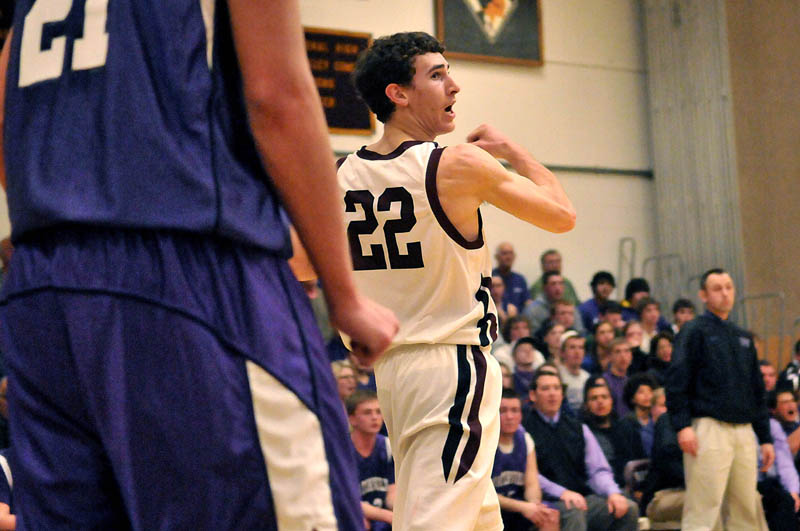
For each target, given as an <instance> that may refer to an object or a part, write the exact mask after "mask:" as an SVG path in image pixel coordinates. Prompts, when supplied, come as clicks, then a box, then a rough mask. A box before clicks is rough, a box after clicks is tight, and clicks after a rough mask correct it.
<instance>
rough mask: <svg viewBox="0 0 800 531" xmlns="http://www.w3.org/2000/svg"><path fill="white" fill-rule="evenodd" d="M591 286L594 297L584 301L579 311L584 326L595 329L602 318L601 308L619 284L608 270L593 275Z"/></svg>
mask: <svg viewBox="0 0 800 531" xmlns="http://www.w3.org/2000/svg"><path fill="white" fill-rule="evenodd" d="M589 286H590V287H591V288H592V298H591V299H587V300H586V301H584V302H582V303H581V304H580V306H578V312H580V314H581V319H582V320H583V327H584V328H585V329H586V330H594V327H595V325H596V324H597V322H598V321H599V320H600V308H601V307H602V306H603V305H604V304H605V303H606V302H607V301H608V300H609V297H610V296H611V293H612V292H613V291H614V288H615V287H616V286H617V284H616V282H615V281H614V275H612V274H611V273H609V272H608V271H598V272H597V273H595V274H594V276H592V281H591V282H590V283H589Z"/></svg>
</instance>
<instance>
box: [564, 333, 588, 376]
mask: <svg viewBox="0 0 800 531" xmlns="http://www.w3.org/2000/svg"><path fill="white" fill-rule="evenodd" d="M585 345H586V340H585V339H583V338H582V337H576V338H570V339H567V341H566V342H565V343H564V352H562V354H561V356H562V358H563V360H564V365H566V366H567V367H570V368H572V369H574V368H575V367H580V365H581V362H582V361H583V356H584V354H585V352H586V347H585Z"/></svg>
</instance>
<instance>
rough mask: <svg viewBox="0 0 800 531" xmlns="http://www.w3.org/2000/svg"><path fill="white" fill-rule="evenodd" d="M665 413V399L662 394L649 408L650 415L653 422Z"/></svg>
mask: <svg viewBox="0 0 800 531" xmlns="http://www.w3.org/2000/svg"><path fill="white" fill-rule="evenodd" d="M666 412H667V397H666V396H665V395H663V394H661V395H659V396H658V398H657V399H656V403H655V404H653V407H651V408H650V414H651V415H652V416H653V422H655V421H657V420H658V417H660V416H661V415H663V414H664V413H666Z"/></svg>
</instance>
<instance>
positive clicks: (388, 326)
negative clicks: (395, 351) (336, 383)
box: [330, 295, 400, 366]
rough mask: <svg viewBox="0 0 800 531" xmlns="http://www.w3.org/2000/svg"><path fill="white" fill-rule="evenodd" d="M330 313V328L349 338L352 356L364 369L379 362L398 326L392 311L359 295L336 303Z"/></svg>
mask: <svg viewBox="0 0 800 531" xmlns="http://www.w3.org/2000/svg"><path fill="white" fill-rule="evenodd" d="M330 313H331V323H333V326H335V327H336V328H338V329H339V330H341V331H342V332H344V333H345V334H347V335H348V336H350V343H351V347H352V349H353V354H355V356H356V357H357V358H358V359H359V361H361V362H362V363H364V364H365V365H367V366H371V365H372V364H373V363H375V362H376V361H377V360H378V358H379V357H380V355H381V354H383V352H384V351H385V350H386V349H387V348H388V347H389V344H390V343H391V342H392V339H393V338H394V336H395V334H397V330H398V328H399V327H400V325H399V323H398V322H397V318H396V317H395V316H394V313H393V312H392V311H391V310H389V309H388V308H384V307H383V306H381V305H380V304H378V303H376V302H374V301H372V300H371V299H368V298H366V297H363V296H361V295H356V297H355V299H350V300H346V301H337V302H336V303H335V306H334V307H332V308H331V312H330Z"/></svg>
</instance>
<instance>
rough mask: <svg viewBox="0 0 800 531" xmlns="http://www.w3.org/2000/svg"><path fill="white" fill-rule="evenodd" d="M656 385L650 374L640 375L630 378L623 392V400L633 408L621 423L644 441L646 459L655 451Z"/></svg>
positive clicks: (643, 447)
mask: <svg viewBox="0 0 800 531" xmlns="http://www.w3.org/2000/svg"><path fill="white" fill-rule="evenodd" d="M655 388H656V383H655V382H654V381H653V379H652V378H651V377H650V375H649V374H646V373H640V374H635V375H633V376H631V377H630V378H628V381H627V382H626V383H625V388H624V389H623V390H622V399H623V400H625V403H626V404H628V407H629V408H631V412H630V413H628V414H627V415H626V416H625V417H624V418H623V419H622V420H621V422H623V423H625V424H628V425H629V426H630V427H631V429H632V430H633V431H635V432H636V433H637V434H638V436H639V438H640V439H641V441H642V450H644V454H645V457H651V455H652V451H653V433H654V430H655V424H656V422H655V419H654V418H653V415H652V413H651V410H652V407H653V390H654V389H655Z"/></svg>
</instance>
